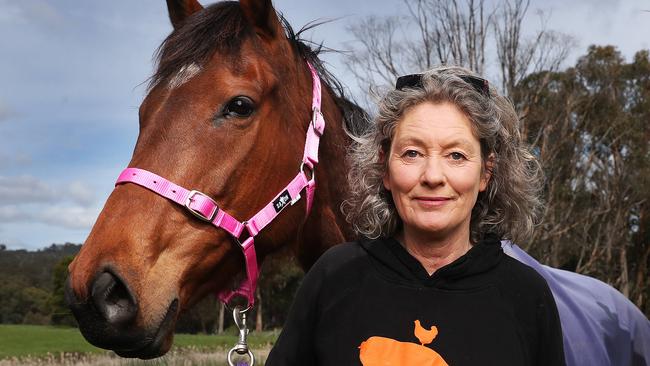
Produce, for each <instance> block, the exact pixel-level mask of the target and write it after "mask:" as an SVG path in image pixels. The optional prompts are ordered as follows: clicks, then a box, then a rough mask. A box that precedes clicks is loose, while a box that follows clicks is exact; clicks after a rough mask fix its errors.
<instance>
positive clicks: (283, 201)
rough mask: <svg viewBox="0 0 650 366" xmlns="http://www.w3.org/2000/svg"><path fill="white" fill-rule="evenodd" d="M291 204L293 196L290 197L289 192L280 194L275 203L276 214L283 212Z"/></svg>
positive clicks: (285, 191)
mask: <svg viewBox="0 0 650 366" xmlns="http://www.w3.org/2000/svg"><path fill="white" fill-rule="evenodd" d="M289 202H291V196H290V195H289V191H287V190H286V189H285V190H284V192H282V194H280V195H279V196H278V198H276V199H275V201H273V208H275V213H279V212H280V211H282V209H283V208H284V207H285V206H286V205H287V203H289Z"/></svg>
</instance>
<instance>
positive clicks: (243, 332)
mask: <svg viewBox="0 0 650 366" xmlns="http://www.w3.org/2000/svg"><path fill="white" fill-rule="evenodd" d="M240 309H241V307H239V306H235V308H234V309H233V310H232V318H233V320H234V321H235V325H236V326H237V328H238V329H239V340H237V344H235V346H234V347H233V348H231V349H230V351H228V365H229V366H253V365H255V356H253V352H251V350H250V349H249V348H248V343H247V341H246V337H248V332H249V329H248V326H247V325H246V315H247V313H248V310H250V308H247V309H245V310H240ZM235 353H237V354H238V355H240V356H244V355H248V358H249V360H250V363H247V362H246V361H238V362H236V363H235V362H233V355H234V354H235Z"/></svg>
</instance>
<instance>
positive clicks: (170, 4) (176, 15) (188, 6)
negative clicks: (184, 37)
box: [167, 0, 203, 29]
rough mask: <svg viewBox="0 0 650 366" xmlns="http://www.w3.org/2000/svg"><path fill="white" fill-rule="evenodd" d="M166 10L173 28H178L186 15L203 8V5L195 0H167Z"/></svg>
mask: <svg viewBox="0 0 650 366" xmlns="http://www.w3.org/2000/svg"><path fill="white" fill-rule="evenodd" d="M167 10H168V11H169V19H170V20H171V21H172V25H173V26H174V29H178V28H179V27H180V26H181V25H182V24H183V22H184V21H185V19H187V17H189V16H190V15H192V14H194V13H196V12H197V11H200V10H203V6H201V4H199V2H198V1H196V0H167Z"/></svg>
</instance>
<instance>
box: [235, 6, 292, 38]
mask: <svg viewBox="0 0 650 366" xmlns="http://www.w3.org/2000/svg"><path fill="white" fill-rule="evenodd" d="M239 5H240V6H241V9H242V11H243V12H244V16H245V17H246V19H247V20H248V22H249V23H250V24H251V25H252V26H253V28H255V32H256V33H257V34H258V35H259V36H260V37H262V38H264V39H267V40H272V39H274V38H276V37H278V36H284V28H282V24H280V19H278V15H277V14H276V12H275V9H274V8H273V4H272V2H271V0H240V1H239Z"/></svg>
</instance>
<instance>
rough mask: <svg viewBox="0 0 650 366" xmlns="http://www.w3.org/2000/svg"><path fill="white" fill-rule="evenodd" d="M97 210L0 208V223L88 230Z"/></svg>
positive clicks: (97, 213) (39, 207)
mask: <svg viewBox="0 0 650 366" xmlns="http://www.w3.org/2000/svg"><path fill="white" fill-rule="evenodd" d="M98 215H99V208H96V207H92V208H89V207H80V206H64V205H57V206H43V205H23V206H17V205H8V206H0V223H10V222H11V223H42V224H47V225H50V226H57V227H61V228H65V229H90V228H91V227H92V225H93V223H94V222H95V220H96V219H97V216H98Z"/></svg>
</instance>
